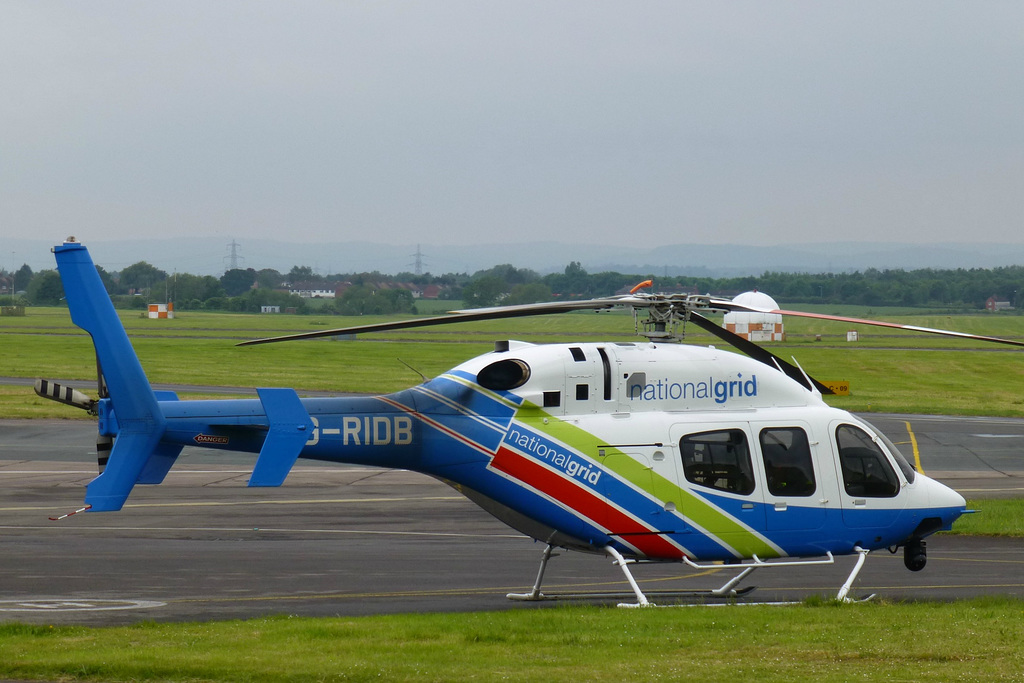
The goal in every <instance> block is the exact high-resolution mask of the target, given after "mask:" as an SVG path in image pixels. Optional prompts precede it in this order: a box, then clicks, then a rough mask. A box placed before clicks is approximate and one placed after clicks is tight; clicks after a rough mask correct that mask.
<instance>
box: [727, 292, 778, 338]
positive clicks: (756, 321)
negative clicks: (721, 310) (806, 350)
mask: <svg viewBox="0 0 1024 683" xmlns="http://www.w3.org/2000/svg"><path fill="white" fill-rule="evenodd" d="M733 301H734V302H735V303H738V304H742V305H744V306H750V307H751V308H762V309H766V310H770V311H774V310H778V308H779V305H778V304H777V303H775V299H773V298H771V297H770V296H768V295H767V294H765V293H764V292H758V291H757V290H754V291H753V292H743V293H742V294H738V295H736V296H735V297H733ZM725 329H727V330H729V331H730V332H733V333H735V334H737V335H739V336H741V337H743V338H744V339H746V340H748V341H753V342H769V341H785V339H786V331H785V329H784V327H783V325H782V315H781V314H779V313H760V312H750V313H748V312H739V311H734V312H730V313H726V314H725Z"/></svg>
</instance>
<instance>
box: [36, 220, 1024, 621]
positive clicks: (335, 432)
mask: <svg viewBox="0 0 1024 683" xmlns="http://www.w3.org/2000/svg"><path fill="white" fill-rule="evenodd" d="M53 253H54V255H55V258H56V261H57V268H58V272H59V273H60V277H61V279H62V281H63V285H64V291H65V296H66V300H67V304H68V307H69V310H70V313H71V318H72V321H73V322H74V323H75V324H76V325H78V326H79V327H81V328H82V329H84V330H85V331H86V332H88V333H89V334H90V335H91V337H92V341H93V345H94V347H95V352H96V358H97V367H98V372H97V374H98V388H99V398H97V399H92V398H89V397H88V396H86V395H85V394H84V393H83V392H81V391H78V390H77V389H72V388H70V387H64V386H61V385H59V384H57V383H55V382H50V381H46V380H38V381H37V383H36V391H37V393H39V394H40V395H42V396H45V397H47V398H53V399H55V400H58V401H61V402H63V403H67V404H70V405H74V406H76V407H79V408H83V409H85V410H88V411H89V412H90V413H92V414H93V415H95V416H96V418H97V421H98V437H97V453H98V457H99V460H100V474H99V476H97V477H96V478H95V479H93V480H92V481H91V482H90V483H89V484H88V485H87V487H86V495H85V507H83V508H81V509H80V510H77V511H75V512H81V511H88V512H99V511H116V510H120V509H121V508H122V506H123V505H124V503H125V501H126V500H127V498H128V496H129V494H130V492H131V491H132V489H133V487H134V486H135V485H136V484H159V483H160V482H161V481H162V480H163V479H164V477H165V476H166V474H167V472H168V471H169V470H170V468H171V466H172V465H173V464H174V462H175V459H176V458H177V457H178V455H179V454H180V452H181V450H182V448H184V447H185V446H190V447H201V448H208V449H215V450H224V451H241V452H249V453H254V454H256V461H255V465H254V467H253V471H252V474H251V476H250V478H249V481H248V485H249V486H256V487H259V486H280V485H281V484H283V483H284V481H285V479H286V477H287V475H288V473H289V471H290V470H291V468H292V466H293V465H294V464H295V462H296V461H297V459H298V458H300V457H302V458H310V459H315V460H321V461H330V462H338V463H348V464H356V465H368V466H375V467H384V468H400V469H407V470H411V471H415V472H420V473H423V474H426V475H429V476H431V477H434V478H436V479H439V480H440V481H442V482H445V483H447V484H449V485H450V486H452V487H453V488H454V489H456V490H457V491H459V492H460V493H461V494H463V495H464V496H466V497H467V498H468V499H469V500H471V501H472V502H474V503H476V504H477V505H478V506H480V507H481V508H482V509H484V510H486V511H487V512H489V513H490V514H491V515H493V516H494V517H496V518H497V519H499V520H500V521H502V522H504V523H505V524H507V525H508V526H510V527H512V528H513V529H515V530H517V531H519V532H521V533H523V534H525V535H527V536H529V537H531V538H533V539H536V540H537V541H540V542H541V543H543V544H544V550H543V551H542V553H541V560H540V567H539V570H538V572H537V576H536V578H535V580H534V583H533V586H532V588H531V589H530V590H529V591H528V592H525V593H510V594H509V595H508V598H509V599H512V600H526V601H539V600H556V599H562V598H573V599H580V598H585V597H622V598H624V599H626V600H627V601H628V600H634V601H633V602H623V603H621V604H622V605H623V606H647V605H651V604H653V603H652V602H651V598H657V599H659V600H660V599H662V598H667V599H671V598H677V597H685V596H690V595H692V594H693V591H676V592H656V591H644V590H642V589H641V588H640V586H639V584H638V583H637V582H636V580H635V578H634V576H633V572H632V569H631V568H632V567H634V566H636V565H641V564H645V563H662V562H675V563H683V564H685V565H687V566H689V567H692V568H695V569H716V570H722V569H734V570H735V574H731V575H730V578H729V579H728V581H726V582H725V583H724V584H723V585H722V586H720V587H718V588H715V589H712V590H710V591H706V592H701V593H700V595H701V596H707V597H709V598H734V597H737V596H741V595H744V594H746V593H747V592H749V591H750V590H753V587H752V586H745V587H742V588H741V587H740V584H741V582H742V581H743V580H744V579H746V578H747V577H748V576H749V575H750V574H751V573H752V572H753V571H755V570H758V569H765V568H772V569H779V568H786V567H794V566H803V565H819V564H820V565H825V564H833V563H835V560H836V558H837V557H842V556H854V557H855V558H856V561H855V562H854V564H853V568H852V570H851V572H850V574H849V576H848V577H847V579H846V581H845V582H844V583H843V585H842V586H841V587H840V588H839V589H838V592H837V594H836V599H837V600H839V601H850V600H851V598H850V597H849V592H850V590H851V587H852V585H853V583H854V581H855V580H856V578H857V576H858V574H859V572H860V570H861V568H862V567H863V565H864V562H865V560H866V558H867V556H868V554H869V553H870V552H872V551H876V550H881V549H889V550H890V551H891V552H898V550H899V549H901V548H902V550H903V555H904V564H905V565H906V567H907V568H908V569H910V570H911V571H920V570H922V569H923V568H924V567H925V565H926V563H927V542H926V540H925V539H927V538H928V537H929V536H931V535H932V534H934V533H935V532H937V531H940V530H948V529H950V528H951V526H952V524H953V522H954V521H955V520H956V519H957V518H959V517H960V516H961V515H963V514H964V513H965V512H966V511H967V510H966V502H965V500H964V498H963V497H962V496H961V495H960V494H959V493H957V492H956V491H954V490H952V489H951V488H949V487H947V486H945V485H943V484H941V483H940V482H938V481H936V480H934V479H931V478H929V477H927V476H925V475H924V474H922V473H920V472H918V471H916V470H915V468H914V467H913V466H912V465H911V464H910V463H909V462H908V460H907V459H906V458H905V457H904V456H903V455H902V454H901V453H900V451H899V449H898V448H897V447H896V446H895V445H894V444H893V443H892V442H891V441H890V440H889V439H888V438H886V436H885V435H884V434H882V433H881V432H880V431H879V430H877V429H875V428H874V427H873V426H871V425H870V424H869V423H867V422H865V421H864V420H862V419H860V418H859V417H856V416H854V415H852V414H850V413H849V412H847V411H844V410H841V409H838V408H834V407H830V406H829V405H828V404H827V403H826V402H825V401H824V399H823V395H824V394H827V393H830V390H829V389H828V387H826V386H825V385H824V384H822V383H821V382H819V381H817V380H815V379H813V378H812V377H810V376H809V375H808V374H807V373H806V372H805V371H804V370H803V369H802V368H801V367H799V365H796V364H793V363H789V362H787V361H785V360H783V359H782V358H780V357H778V356H776V355H775V354H773V353H771V352H770V351H768V350H767V349H764V348H763V347H761V346H758V345H757V344H754V343H752V342H750V341H747V340H746V339H744V338H742V337H740V336H738V335H737V334H735V333H732V332H729V331H727V330H726V329H724V328H723V327H721V326H719V325H718V324H716V323H715V322H713V321H712V320H711V319H709V318H708V317H706V316H707V315H708V314H711V313H718V312H729V311H746V312H767V313H773V314H784V315H798V316H805V317H818V318H826V319H831V320H842V321H847V322H856V323H862V324H868V325H880V326H884V327H892V328H901V329H908V330H915V331H919V332H927V333H933V334H941V335H952V336H957V337H964V338H971V339H982V340H985V341H989V342H994V343H1002V344H1010V345H1014V346H1024V342H1018V341H1013V340H1005V339H999V338H994V337H983V336H978V335H970V334H965V333H959V332H952V331H947V330H936V329H932V328H922V327H916V326H909V325H900V324H897V323H889V322H881V321H871V320H860V319H855V318H844V317H839V316H827V315H820V314H813V313H804V312H798V311H783V310H770V311H769V310H764V309H757V308H753V307H750V306H745V305H742V304H737V303H736V302H733V301H731V300H729V299H721V298H716V297H712V296H709V295H692V294H687V295H680V294H673V295H665V294H652V293H647V292H645V291H642V290H643V289H645V288H646V287H645V286H648V285H649V283H641V285H638V286H637V287H635V288H634V289H633V290H632V291H631V292H630V293H629V294H625V295H618V296H612V297H604V298H597V299H588V300H581V301H559V302H551V303H541V304H524V305H516V306H497V307H491V308H483V309H469V310H463V311H455V312H452V313H450V314H447V315H441V316H433V317H424V318H416V319H411V320H404V321H394V322H385V323H380V324H371V325H361V326H356V327H348V328H340V329H332V330H319V331H316V332H308V333H302V334H292V335H286V336H282V337H271V338H264V339H255V340H251V341H247V342H242V343H241V344H240V345H251V344H265V343H278V342H285V341H294V340H299V339H311V338H317V337H336V336H339V335H354V334H365V333H371V332H381V331H387V330H396V329H404V328H411V327H422V326H428V325H441V324H448V323H452V322H467V321H474V320H491V319H500V318H514V317H520V316H530V315H544V314H556V313H564V312H570V311H578V310H595V311H602V310H612V309H623V308H627V309H631V310H632V312H633V317H634V324H635V327H636V331H637V332H638V333H639V334H640V335H642V336H644V337H646V341H635V342H606V343H601V342H586V343H558V344H542V345H538V344H532V343H526V342H520V341H514V340H502V341H498V342H496V343H495V346H494V349H493V350H492V351H490V352H488V353H485V354H483V355H481V356H478V357H476V358H472V359H470V360H467V361H465V362H464V363H462V364H460V365H458V366H457V367H455V368H453V369H451V370H449V371H447V372H445V373H443V374H441V375H439V376H437V377H434V378H433V379H424V381H423V382H422V383H421V384H419V385H417V386H414V387H411V388H408V389H405V390H402V391H398V392H396V393H392V394H387V395H378V396H355V397H352V396H346V397H312V398H309V397H307V398H300V397H299V395H298V393H297V392H296V391H295V390H294V389H289V388H258V389H257V390H256V392H257V396H258V398H256V399H228V400H179V399H178V397H177V396H176V395H175V394H174V393H173V392H166V391H154V390H153V389H152V388H151V387H150V384H149V382H148V380H147V378H146V374H145V371H144V370H143V368H142V365H141V363H140V362H139V360H138V357H137V356H136V355H135V352H134V350H133V348H132V345H131V341H130V340H129V338H128V335H127V333H126V332H125V330H124V327H123V325H122V324H121V322H120V319H119V318H118V316H117V313H116V312H115V310H114V307H113V304H112V303H111V300H110V297H109V296H108V294H107V292H106V290H105V288H104V286H103V284H102V281H101V279H100V277H99V275H98V273H97V270H96V267H95V265H94V264H93V261H92V258H91V257H90V255H89V252H88V250H87V249H86V247H85V246H84V245H83V244H82V243H81V242H79V241H77V240H76V239H75V238H74V237H69V238H68V239H67V240H66V241H65V242H64V243H63V244H61V245H58V246H56V247H54V248H53ZM644 313H646V317H642V314H644ZM689 324H692V325H695V326H697V327H699V328H701V329H703V330H705V331H707V332H710V333H712V334H713V335H715V336H717V337H718V338H720V339H722V340H723V341H724V342H727V343H728V344H731V345H732V346H734V347H736V349H737V350H738V351H740V352H741V353H742V355H741V353H737V352H735V351H730V350H723V349H719V348H716V347H714V346H706V347H702V346H696V345H690V344H681V343H677V342H679V341H681V340H682V338H683V336H684V334H685V327H686V325H689ZM69 514H75V513H69ZM65 516H66V515H65ZM559 549H564V550H570V551H580V552H584V553H591V554H595V555H603V556H605V557H607V558H610V559H611V561H612V562H613V564H614V565H616V566H617V567H618V568H619V569H620V570H621V572H622V574H623V576H624V578H625V580H626V581H627V583H628V584H629V587H630V591H629V592H626V593H621V594H616V595H612V594H609V593H582V594H581V593H575V594H556V593H545V592H544V591H543V590H542V585H543V580H544V573H545V569H546V567H547V565H548V562H549V561H550V559H551V558H552V557H554V556H556V555H557V553H556V551H557V550H559ZM869 597H870V596H869Z"/></svg>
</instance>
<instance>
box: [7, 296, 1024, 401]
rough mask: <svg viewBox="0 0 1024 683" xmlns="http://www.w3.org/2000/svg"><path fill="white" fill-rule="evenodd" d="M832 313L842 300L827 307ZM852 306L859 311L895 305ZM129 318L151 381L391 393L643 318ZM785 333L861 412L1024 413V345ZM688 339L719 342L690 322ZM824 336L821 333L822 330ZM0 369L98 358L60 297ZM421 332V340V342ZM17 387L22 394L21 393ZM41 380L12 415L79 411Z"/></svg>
mask: <svg viewBox="0 0 1024 683" xmlns="http://www.w3.org/2000/svg"><path fill="white" fill-rule="evenodd" d="M830 312H832V311H830ZM889 312H890V311H877V312H873V311H872V310H871V309H867V310H864V311H858V310H844V311H842V313H844V314H850V315H854V316H866V315H873V314H875V313H889ZM889 317H890V318H895V319H898V320H900V321H901V322H907V323H911V324H915V325H920V326H926V327H944V328H949V329H956V330H960V331H968V332H972V333H979V334H987V335H990V336H1001V337H1008V338H1014V339H1018V340H1020V339H1024V317H1020V316H999V315H964V316H948V315H934V314H929V315H916V316H913V315H905V314H904V315H901V316H889ZM121 318H122V321H123V322H124V324H125V326H126V328H127V329H128V332H129V335H130V336H131V337H132V339H133V343H134V345H135V347H136V350H137V352H138V354H139V357H140V358H141V360H142V363H143V366H144V367H145V369H146V372H147V374H148V376H149V378H150V380H151V381H153V382H161V383H164V382H168V383H185V384H208V385H227V386H243V387H249V386H256V385H260V386H291V387H297V388H299V389H308V390H322V391H351V392H367V393H378V392H389V391H395V390H398V389H403V388H406V387H408V386H411V385H413V384H416V383H417V382H418V381H419V375H417V374H416V372H414V371H413V370H410V369H409V368H408V367H407V366H406V364H408V365H411V366H412V367H414V368H416V369H417V370H418V371H419V372H422V373H423V374H424V375H426V376H428V377H432V376H435V375H437V374H439V373H441V372H443V371H445V370H447V369H449V368H451V367H453V366H455V365H457V364H459V363H460V362H462V361H463V360H466V359H468V358H471V357H472V356H474V355H477V354H479V353H482V352H485V351H487V350H489V349H490V348H492V344H493V342H494V340H496V339H507V338H513V339H522V340H525V341H535V342H561V341H582V340H595V339H597V340H608V341H631V340H635V339H636V336H635V335H634V333H633V320H632V317H631V316H630V315H629V314H624V313H621V312H619V313H601V314H593V313H575V314H568V315H557V316H541V317H534V318H518V319H514V320H498V321H487V322H479V323H462V324H458V325H453V326H447V327H441V328H422V329H414V330H406V331H402V332H396V333H389V334H378V335H368V336H360V338H359V339H358V340H356V341H337V342H332V341H325V340H318V341H305V342H293V343H289V344H275V345H269V346H257V347H237V346H235V343H236V342H237V341H241V340H244V339H252V338H256V337H263V336H274V335H281V334H290V333H294V332H306V331H313V330H323V329H331V328H335V327H340V326H345V325H356V324H366V323H372V322H377V321H379V320H382V318H379V317H373V316H366V317H356V318H343V317H337V316H288V315H245V314H213V313H196V312H186V313H182V314H180V315H179V317H177V318H175V319H174V320H150V319H148V318H143V317H142V316H141V314H139V313H137V312H134V311H130V312H122V313H121ZM786 325H787V327H786V329H787V335H788V339H787V341H786V342H784V343H778V344H772V345H770V347H769V348H770V349H771V350H772V351H774V352H775V353H776V354H778V355H779V356H782V357H783V358H787V359H788V358H789V357H790V356H795V357H796V359H797V361H798V362H799V363H800V364H801V366H802V367H804V369H805V370H806V371H807V372H808V373H809V374H811V375H812V376H814V377H817V378H819V379H823V380H848V381H850V382H851V395H850V396H847V397H831V398H829V399H828V401H829V402H830V403H831V404H832V405H835V406H837V407H841V408H845V409H847V410H853V411H866V412H867V411H874V412H910V413H933V414H958V415H991V416H1012V417H1024V393H1022V392H1021V387H1022V386H1024V351H1022V350H1015V349H1012V348H1011V347H1005V346H996V345H992V344H985V343H982V342H971V341H965V340H959V339H948V338H943V337H937V336H934V335H927V334H910V333H904V332H899V331H891V330H881V331H879V330H874V329H866V328H862V329H861V338H860V341H858V342H855V343H848V342H846V330H847V329H848V328H850V327H851V325H848V324H846V323H833V322H827V321H819V320H803V319H795V318H794V319H790V320H787V321H786ZM688 333H689V336H688V340H689V341H690V342H692V343H697V344H715V345H721V342H720V341H718V340H717V339H715V338H713V337H711V336H710V335H707V334H705V333H703V332H702V331H701V330H699V329H696V328H691V329H690V330H688ZM819 338H820V341H818V339H819ZM0 341H2V349H3V351H2V353H0V375H13V376H19V377H50V378H67V379H75V380H78V383H79V384H80V385H81V386H82V388H84V389H86V390H88V389H90V388H91V387H92V385H93V383H94V382H95V379H94V376H95V368H94V360H93V352H92V347H91V342H90V340H89V338H88V336H87V335H86V334H85V333H83V332H82V331H81V330H79V329H78V328H76V327H74V326H73V325H72V324H71V321H70V318H69V316H68V312H67V310H66V309H63V308H30V309H29V310H28V314H27V315H26V316H25V317H20V318H19V317H0ZM413 342H414V343H413ZM19 392H20V393H19ZM24 396H31V390H30V389H29V390H27V391H26V390H24V389H19V390H18V391H17V392H14V393H11V392H9V391H7V390H4V391H2V392H0V411H2V414H6V415H21V414H24V413H26V412H28V413H29V414H30V415H32V416H53V417H66V416H75V417H77V416H78V415H77V411H74V410H73V409H69V408H64V407H62V406H59V405H57V404H52V405H50V406H49V409H48V410H47V408H46V407H45V406H44V405H42V404H39V405H36V406H28V407H26V406H22V405H19V404H21V403H23V402H25V401H26V399H23V398H22V397H24Z"/></svg>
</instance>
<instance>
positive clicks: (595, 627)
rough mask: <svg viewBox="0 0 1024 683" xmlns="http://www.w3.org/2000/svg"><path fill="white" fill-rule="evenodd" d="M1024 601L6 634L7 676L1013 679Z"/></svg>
mask: <svg viewBox="0 0 1024 683" xmlns="http://www.w3.org/2000/svg"><path fill="white" fill-rule="evenodd" d="M1021 642H1024V603H1022V602H1020V601H1016V600H1008V599H984V600H969V601H960V602H955V603H927V604H914V605H907V604H894V603H882V602H878V603H868V604H859V605H837V604H834V603H830V602H825V603H820V602H819V603H808V604H805V605H802V606H789V607H778V606H776V607H772V606H745V607H735V608H728V607H725V608H723V607H708V608H687V607H683V608H677V609H670V608H666V609H659V608H651V609H645V610H620V609H614V608H597V607H571V606H570V607H557V608H552V609H521V610H509V611H504V612H491V613H477V614H413V615H400V616H381V617H365V618H358V619H342V618H335V619H298V618H291V617H287V616H283V617H273V618H266V619H255V620H250V621H232V622H220V623H203V624H152V623H150V624H140V625H136V626H128V627H119V628H107V629H90V628H73V627H47V626H24V625H7V626H0V677H10V678H16V679H29V678H32V679H36V678H39V679H45V680H62V681H63V680H92V681H371V680H396V681H456V680H459V681H498V680H514V681H558V680H569V679H571V680H574V681H623V680H628V681H634V680H635V681H655V680H670V681H672V680H698V681H748V680H750V681H753V680H757V681H787V682H788V681H794V680H828V681H849V680H858V681H860V680H864V681H913V682H917V681H1014V680H1017V681H1019V680H1021V677H1022V675H1024V650H1022V649H1021V647H1020V643H1021Z"/></svg>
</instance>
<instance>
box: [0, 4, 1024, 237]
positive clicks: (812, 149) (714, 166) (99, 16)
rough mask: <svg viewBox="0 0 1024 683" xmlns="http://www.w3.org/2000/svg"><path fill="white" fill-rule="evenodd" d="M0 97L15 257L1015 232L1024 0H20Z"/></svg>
mask: <svg viewBox="0 0 1024 683" xmlns="http://www.w3.org/2000/svg"><path fill="white" fill-rule="evenodd" d="M0 86H2V88H0V93H2V95H0V242H2V240H4V239H12V238H17V237H38V238H47V239H50V240H53V241H59V240H60V239H62V238H63V237H64V236H66V235H68V234H75V235H78V236H79V237H80V238H82V239H83V240H91V241H96V240H108V239H124V238H127V237H147V236H154V237H179V236H180V237H187V236H191V235H214V236H216V235H223V236H224V238H225V241H227V239H238V240H239V241H244V239H245V238H246V237H247V236H248V237H259V238H273V237H281V236H284V235H287V234H294V235H295V237H294V239H297V240H302V241H310V242H317V241H347V240H370V241H375V242H383V243H387V244H394V245H411V244H415V243H418V242H425V243H434V244H439V243H440V244H454V243H463V242H477V243H490V242H507V241H514V240H543V239H557V240H561V241H565V242H582V241H586V242H603V243H615V242H617V241H626V242H628V243H630V244H634V245H636V244H645V245H651V246H654V245H658V244H669V243H734V242H748V243H754V244H771V243H799V242H806V241H811V242H824V241H832V240H843V241H847V240H864V241H900V242H927V243H934V242H957V241H969V240H978V241H983V242H989V243H995V242H1014V243H1022V242H1024V3H1022V2H1020V1H1019V0H1012V1H1006V2H933V1H928V2H890V1H885V2H863V1H858V2H845V3H839V2H763V1H761V0H758V1H756V2H718V1H714V2H712V1H708V2H700V3H694V2H680V1H672V2H641V3H626V2H621V1H616V2H594V1H589V0H588V1H586V2H583V1H570V2H557V1H556V2H552V1H548V0H545V1H544V2H523V1H515V2H512V1H505V2H499V1H497V0H493V1H484V0H479V1H477V2H459V1H454V0H437V1H435V2H388V1H386V0H385V1H381V0H375V1H373V2H369V1H367V2H283V1H281V2H258V1H254V0H246V1H245V2H230V1H218V2H208V1H205V0H204V1H201V2H200V1H196V2H181V1H175V2H135V1H131V2H129V1H124V2H104V1H97V0H90V1H89V2H50V1H46V0H25V1H17V0H15V1H12V0H0ZM2 249H3V246H2V244H0V250H2Z"/></svg>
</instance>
